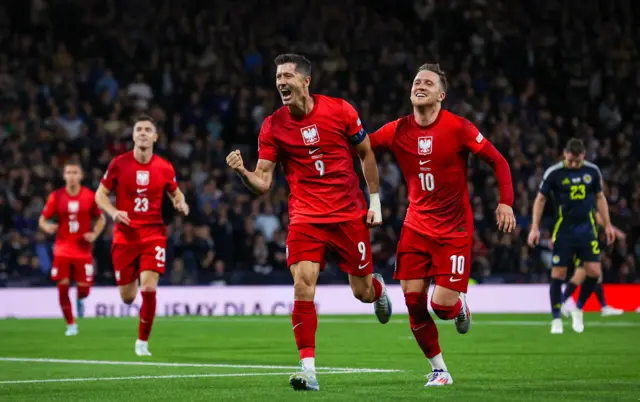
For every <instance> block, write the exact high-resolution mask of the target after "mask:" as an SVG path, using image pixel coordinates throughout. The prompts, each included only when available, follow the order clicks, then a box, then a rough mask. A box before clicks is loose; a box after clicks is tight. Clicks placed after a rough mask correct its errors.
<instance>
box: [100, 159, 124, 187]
mask: <svg viewBox="0 0 640 402" xmlns="http://www.w3.org/2000/svg"><path fill="white" fill-rule="evenodd" d="M118 171H119V169H118V159H114V160H112V161H111V163H110V164H109V167H108V168H107V171H106V172H104V176H102V180H101V181H100V183H101V184H102V185H103V186H105V187H106V189H107V190H109V191H111V190H112V189H113V185H114V184H115V182H116V180H117V179H118Z"/></svg>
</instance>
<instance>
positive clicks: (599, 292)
mask: <svg viewBox="0 0 640 402" xmlns="http://www.w3.org/2000/svg"><path fill="white" fill-rule="evenodd" d="M593 293H595V294H596V297H597V298H598V302H600V307H607V302H606V301H605V300H604V290H603V289H602V283H596V287H595V289H593Z"/></svg>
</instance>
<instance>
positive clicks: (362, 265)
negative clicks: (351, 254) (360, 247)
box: [358, 263, 369, 269]
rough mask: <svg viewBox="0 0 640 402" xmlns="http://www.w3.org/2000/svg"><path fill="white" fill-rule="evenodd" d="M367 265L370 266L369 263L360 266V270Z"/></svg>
mask: <svg viewBox="0 0 640 402" xmlns="http://www.w3.org/2000/svg"><path fill="white" fill-rule="evenodd" d="M367 265H369V263H366V264H364V265H358V269H363V268H364V267H366V266H367Z"/></svg>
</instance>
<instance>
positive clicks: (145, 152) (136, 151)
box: [133, 147, 153, 165]
mask: <svg viewBox="0 0 640 402" xmlns="http://www.w3.org/2000/svg"><path fill="white" fill-rule="evenodd" d="M133 157H134V159H135V160H136V161H137V162H138V163H142V164H143V165H146V164H147V163H149V162H150V161H151V158H152V157H153V148H138V147H134V148H133Z"/></svg>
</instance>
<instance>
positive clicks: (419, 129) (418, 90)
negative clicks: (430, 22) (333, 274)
mask: <svg viewBox="0 0 640 402" xmlns="http://www.w3.org/2000/svg"><path fill="white" fill-rule="evenodd" d="M446 91H447V79H446V76H445V74H444V72H443V71H442V70H441V69H440V66H439V65H437V64H424V65H422V66H421V67H420V68H419V69H418V74H417V75H416V77H415V79H414V80H413V86H412V88H411V103H412V105H413V114H411V115H409V116H406V117H403V118H400V119H398V120H395V121H392V122H390V123H387V124H386V125H384V126H383V127H382V128H380V130H378V131H376V132H375V133H374V134H372V135H371V136H370V138H371V145H372V147H373V148H374V149H378V148H386V149H388V150H391V152H393V154H394V155H395V158H396V160H397V162H398V164H399V166H400V169H401V170H402V174H403V175H404V178H405V181H406V182H407V185H408V188H409V208H408V209H407V216H406V218H405V221H404V226H403V228H402V233H401V235H400V241H399V243H398V249H397V256H396V271H395V274H394V278H395V279H399V280H400V283H401V286H402V291H403V292H404V296H405V302H406V305H407V308H408V310H409V322H410V325H411V330H412V332H413V335H414V337H415V339H416V341H417V342H418V345H419V346H420V348H421V349H422V351H423V352H424V354H425V356H426V357H427V359H428V360H429V362H430V363H431V368H432V372H431V373H430V374H429V375H428V376H427V377H428V381H427V383H426V384H425V386H440V385H449V384H453V379H452V378H451V375H450V374H449V372H448V370H447V366H446V365H445V363H444V359H443V357H442V353H441V349H440V345H439V342H438V329H437V327H436V324H435V322H434V321H433V318H431V315H430V314H429V311H428V309H427V293H428V289H429V284H430V282H431V280H433V281H434V282H435V289H434V291H433V295H432V297H431V307H432V308H433V311H434V312H435V314H436V315H437V316H438V317H439V318H440V319H442V320H454V323H455V326H456V329H457V330H458V332H459V333H462V334H464V333H466V332H467V331H469V327H470V325H471V312H470V310H469V306H468V305H467V302H466V298H465V293H466V292H467V286H468V283H469V274H470V272H469V271H470V269H471V247H472V243H473V230H474V229H473V215H472V213H471V204H470V202H469V193H468V189H467V159H468V156H469V153H470V152H471V153H473V154H475V155H477V156H479V157H481V158H482V159H483V160H485V161H486V162H487V163H489V164H490V165H491V166H492V167H493V168H494V170H495V172H496V176H497V178H498V184H499V187H500V203H499V205H498V208H497V210H496V215H497V220H498V228H499V229H501V230H503V231H505V232H510V231H512V230H513V229H514V228H515V217H514V215H513V210H512V208H511V205H512V203H513V186H512V183H511V172H510V170H509V165H508V164H507V162H506V160H505V159H504V158H503V157H502V155H501V154H500V153H499V152H498V151H497V150H496V149H495V148H494V146H493V145H491V143H489V142H488V141H487V140H486V139H485V138H484V137H483V136H482V134H480V132H479V131H478V129H477V128H476V127H475V126H474V125H473V124H471V123H470V122H469V121H467V120H465V119H463V118H462V117H459V116H456V115H455V114H453V113H450V112H448V111H446V110H444V109H442V101H443V100H444V98H445V94H446Z"/></svg>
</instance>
